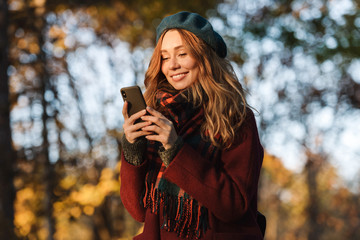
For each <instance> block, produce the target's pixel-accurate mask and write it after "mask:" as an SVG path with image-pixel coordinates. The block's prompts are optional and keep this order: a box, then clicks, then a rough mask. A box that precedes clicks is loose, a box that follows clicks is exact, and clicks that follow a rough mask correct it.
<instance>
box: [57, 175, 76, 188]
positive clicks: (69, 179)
mask: <svg viewBox="0 0 360 240" xmlns="http://www.w3.org/2000/svg"><path fill="white" fill-rule="evenodd" d="M76 180H77V179H76V177H75V176H74V175H68V176H66V177H65V178H64V179H62V180H61V181H60V183H59V185H60V187H62V188H63V189H65V190H69V189H70V188H71V187H73V186H74V185H75V184H76Z"/></svg>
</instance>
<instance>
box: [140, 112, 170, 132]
mask: <svg viewBox="0 0 360 240" xmlns="http://www.w3.org/2000/svg"><path fill="white" fill-rule="evenodd" d="M141 119H142V120H143V121H149V122H152V123H154V124H156V125H158V126H159V127H161V128H166V129H167V128H168V127H169V126H170V127H171V126H172V122H171V121H170V120H168V119H167V118H165V117H164V116H163V117H162V118H160V117H154V116H151V115H145V116H142V117H141Z"/></svg>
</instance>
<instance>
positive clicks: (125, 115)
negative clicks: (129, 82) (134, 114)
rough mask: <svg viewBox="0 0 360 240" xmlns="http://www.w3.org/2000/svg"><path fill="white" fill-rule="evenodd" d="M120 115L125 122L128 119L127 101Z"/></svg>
mask: <svg viewBox="0 0 360 240" xmlns="http://www.w3.org/2000/svg"><path fill="white" fill-rule="evenodd" d="M122 114H123V116H124V119H125V120H126V119H128V118H129V115H128V102H127V101H125V102H124V106H123V109H122Z"/></svg>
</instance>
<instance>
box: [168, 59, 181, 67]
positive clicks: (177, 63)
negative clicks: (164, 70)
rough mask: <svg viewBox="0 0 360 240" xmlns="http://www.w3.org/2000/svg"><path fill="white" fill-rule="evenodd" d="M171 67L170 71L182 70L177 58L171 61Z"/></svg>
mask: <svg viewBox="0 0 360 240" xmlns="http://www.w3.org/2000/svg"><path fill="white" fill-rule="evenodd" d="M169 67H170V69H177V68H180V64H179V62H178V61H177V59H176V58H175V57H174V58H171V59H170V65H169Z"/></svg>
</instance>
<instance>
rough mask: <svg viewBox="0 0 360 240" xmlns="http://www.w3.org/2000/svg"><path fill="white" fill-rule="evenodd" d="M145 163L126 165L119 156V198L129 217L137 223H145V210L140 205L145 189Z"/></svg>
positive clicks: (122, 157) (123, 159)
mask: <svg viewBox="0 0 360 240" xmlns="http://www.w3.org/2000/svg"><path fill="white" fill-rule="evenodd" d="M146 170H147V161H145V162H143V163H142V164H141V165H139V166H134V165H132V164H130V163H128V162H127V161H126V160H125V158H124V155H123V154H122V156H121V168H120V183H121V186H120V197H121V201H122V203H123V204H124V206H125V208H126V209H127V210H128V212H129V213H130V215H131V216H132V217H133V218H134V219H135V220H136V221H138V222H144V221H145V208H144V207H143V206H142V204H141V200H142V199H141V195H142V192H143V189H144V187H145V175H146Z"/></svg>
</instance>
